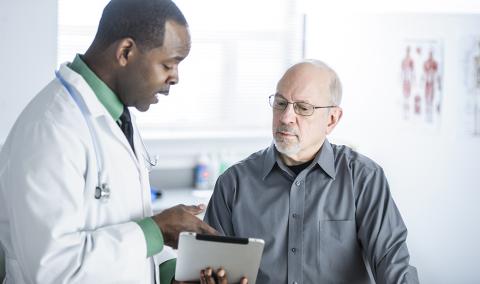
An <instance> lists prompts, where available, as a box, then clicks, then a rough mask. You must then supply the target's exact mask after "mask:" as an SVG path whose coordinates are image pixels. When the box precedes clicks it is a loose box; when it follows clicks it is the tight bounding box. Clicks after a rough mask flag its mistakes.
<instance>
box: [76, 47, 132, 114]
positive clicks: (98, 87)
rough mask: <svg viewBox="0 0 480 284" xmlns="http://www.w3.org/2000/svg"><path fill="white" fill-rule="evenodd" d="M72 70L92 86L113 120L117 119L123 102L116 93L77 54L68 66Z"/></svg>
mask: <svg viewBox="0 0 480 284" xmlns="http://www.w3.org/2000/svg"><path fill="white" fill-rule="evenodd" d="M69 67H70V68H71V69H72V70H73V71H75V72H77V73H78V74H80V75H81V76H82V77H83V79H85V81H86V82H87V84H88V85H89V86H90V88H92V90H93V92H94V93H95V95H96V96H97V98H98V100H99V101H100V102H101V103H102V105H103V106H104V107H105V108H106V109H107V111H108V112H109V113H110V115H111V116H112V117H113V120H115V121H117V120H118V119H119V118H120V115H122V112H123V104H122V102H121V101H120V100H119V99H118V97H117V95H115V93H114V92H113V91H112V90H111V89H110V88H109V87H108V86H107V84H105V83H104V82H103V81H102V80H101V79H100V78H98V76H97V75H96V74H95V73H94V72H93V71H92V70H91V69H90V68H89V67H88V65H87V64H86V63H85V62H84V61H83V60H82V58H81V57H80V55H79V54H77V55H76V56H75V59H74V60H73V62H72V63H71V64H70V66H69Z"/></svg>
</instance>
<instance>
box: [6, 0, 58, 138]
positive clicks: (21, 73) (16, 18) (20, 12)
mask: <svg viewBox="0 0 480 284" xmlns="http://www.w3.org/2000/svg"><path fill="white" fill-rule="evenodd" d="M56 25H57V1H56V0H42V1H37V0H15V1H8V0H2V1H0V35H1V38H2V44H0V62H1V66H0V86H1V88H2V91H1V93H0V106H1V111H0V145H1V144H3V142H4V141H5V139H6V137H7V135H8V132H9V131H10V128H11V127H12V125H13V123H14V122H15V119H16V118H17V117H18V115H19V113H20V111H21V110H22V109H23V108H24V107H25V105H26V104H27V103H28V102H29V101H30V100H31V99H32V98H33V96H34V95H35V94H36V93H38V92H39V91H40V89H41V88H42V87H43V86H44V85H45V84H46V83H48V81H49V80H51V78H53V76H54V73H53V72H54V70H55V66H56V60H57V50H56V49H57V26H56Z"/></svg>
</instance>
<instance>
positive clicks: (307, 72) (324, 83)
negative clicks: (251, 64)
mask: <svg viewBox="0 0 480 284" xmlns="http://www.w3.org/2000/svg"><path fill="white" fill-rule="evenodd" d="M331 76H332V75H331V73H330V72H329V71H328V70H327V69H324V68H320V67H317V66H314V65H312V64H309V63H300V64H297V65H294V66H292V67H291V68H290V69H288V70H287V72H285V74H284V75H283V77H282V78H281V79H280V81H279V82H278V84H277V93H278V94H280V95H282V96H283V97H285V98H286V99H288V100H295V101H302V100H305V101H310V102H323V101H325V100H328V99H329V98H330V82H331Z"/></svg>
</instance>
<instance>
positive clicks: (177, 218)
mask: <svg viewBox="0 0 480 284" xmlns="http://www.w3.org/2000/svg"><path fill="white" fill-rule="evenodd" d="M204 210H205V205H203V204H200V205H197V206H195V205H191V206H186V205H183V204H182V205H177V206H174V207H172V208H169V209H167V210H165V211H163V212H162V213H160V214H157V215H155V216H153V217H152V218H153V220H154V221H155V223H157V226H158V227H159V228H160V230H161V231H162V235H163V240H164V242H165V244H166V245H167V246H171V247H173V248H177V246H178V235H179V234H180V232H195V233H199V234H208V235H218V233H217V231H215V229H213V228H212V227H210V226H209V225H207V224H206V223H204V222H202V221H201V220H200V219H198V218H197V217H196V216H195V215H197V214H200V213H202V212H203V211H204Z"/></svg>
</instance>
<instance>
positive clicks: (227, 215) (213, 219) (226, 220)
mask: <svg viewBox="0 0 480 284" xmlns="http://www.w3.org/2000/svg"><path fill="white" fill-rule="evenodd" d="M229 172H230V171H228V170H227V171H226V172H225V173H223V174H222V175H221V176H220V177H219V178H218V179H217V182H216V183H215V189H214V190H213V194H212V197H211V198H210V202H209V203H208V207H207V211H206V212H205V217H204V218H203V221H204V222H205V223H207V224H208V225H210V226H211V227H212V228H214V229H215V230H217V231H218V232H219V233H220V234H223V235H226V236H233V235H234V230H233V224H232V201H231V200H233V195H234V192H235V189H236V186H235V183H234V179H233V178H231V175H230V173H229Z"/></svg>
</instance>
